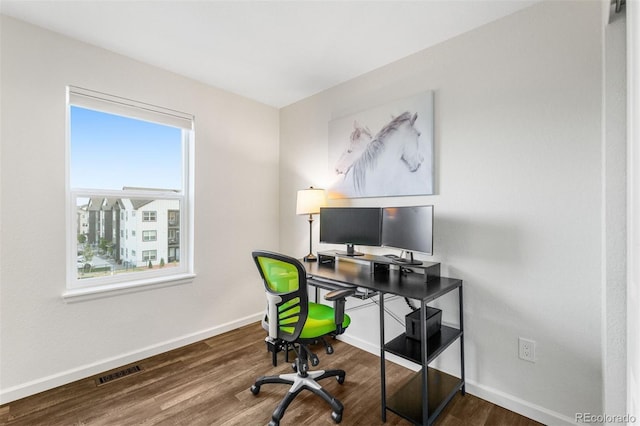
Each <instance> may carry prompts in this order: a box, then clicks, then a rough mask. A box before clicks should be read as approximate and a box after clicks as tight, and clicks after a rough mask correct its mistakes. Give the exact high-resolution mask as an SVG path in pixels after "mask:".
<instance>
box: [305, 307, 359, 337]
mask: <svg viewBox="0 0 640 426" xmlns="http://www.w3.org/2000/svg"><path fill="white" fill-rule="evenodd" d="M349 324H351V318H349V315H347V314H345V315H344V321H343V322H342V327H343V328H347V327H348V326H349ZM335 329H336V323H335V321H334V311H333V308H332V307H331V306H327V305H323V304H320V303H313V302H309V316H308V317H307V321H305V323H304V327H303V328H302V333H300V337H301V338H302V339H315V338H316V337H320V336H324V335H325V334H329V333H331V332H332V331H335Z"/></svg>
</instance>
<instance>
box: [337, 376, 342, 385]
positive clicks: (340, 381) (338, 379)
mask: <svg viewBox="0 0 640 426" xmlns="http://www.w3.org/2000/svg"><path fill="white" fill-rule="evenodd" d="M336 380H337V381H338V383H340V384H343V383H344V375H340V376H336Z"/></svg>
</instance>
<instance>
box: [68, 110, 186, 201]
mask: <svg viewBox="0 0 640 426" xmlns="http://www.w3.org/2000/svg"><path fill="white" fill-rule="evenodd" d="M70 131H71V173H70V179H71V188H95V189H115V190H121V189H122V188H123V187H124V186H133V187H143V188H163V189H181V187H182V180H181V177H182V130H181V129H178V128H176V127H169V126H165V125H162V124H157V123H151V122H148V121H142V120H137V119H132V118H127V117H122V116H119V115H113V114H107V113H104V112H100V111H94V110H90V109H85V108H80V107H77V106H71V130H70Z"/></svg>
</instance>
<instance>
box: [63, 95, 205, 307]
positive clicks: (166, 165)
mask: <svg viewBox="0 0 640 426" xmlns="http://www.w3.org/2000/svg"><path fill="white" fill-rule="evenodd" d="M67 104H68V122H67V128H68V132H67V134H68V137H67V139H68V141H67V143H68V158H67V165H68V176H69V180H68V182H67V183H68V188H69V189H68V194H69V205H70V209H69V211H70V213H69V218H68V229H69V231H68V233H67V235H68V244H67V246H68V253H69V256H68V257H69V262H68V267H67V269H68V274H67V275H68V284H67V291H66V293H65V297H69V298H74V297H76V296H77V295H78V294H80V293H82V294H88V293H92V294H98V293H101V292H113V291H116V292H118V291H119V289H122V288H130V287H136V286H144V287H149V286H153V285H155V284H159V285H166V284H167V283H169V284H172V283H181V282H185V281H188V280H190V279H191V278H192V277H193V265H192V253H191V251H192V249H191V247H192V246H193V244H192V241H191V235H192V228H191V227H192V211H191V208H190V206H191V205H192V203H193V199H192V197H193V194H192V190H191V188H192V183H191V179H192V178H191V177H192V175H193V164H191V161H192V160H191V159H192V157H193V145H194V131H193V117H192V116H190V115H189V114H185V113H181V112H177V111H174V110H169V109H166V108H162V107H158V106H154V105H150V104H146V103H142V102H138V101H133V100H130V99H126V98H121V97H117V96H113V95H107V94H104V93H99V92H95V91H92V90H87V89H82V88H78V87H72V86H69V87H68V91H67ZM138 213H140V214H138ZM181 231H182V232H181ZM136 235H140V236H141V237H138V238H140V239H138V238H136ZM130 236H131V238H129V237H130Z"/></svg>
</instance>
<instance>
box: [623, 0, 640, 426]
mask: <svg viewBox="0 0 640 426" xmlns="http://www.w3.org/2000/svg"><path fill="white" fill-rule="evenodd" d="M626 7H627V15H628V17H627V20H628V22H629V26H628V30H627V49H628V50H627V52H628V53H627V84H628V86H627V87H628V89H627V90H628V94H629V95H628V100H627V101H628V102H627V119H628V133H627V138H628V139H627V143H628V145H627V146H628V150H629V152H628V163H627V164H628V166H629V173H628V180H627V182H628V188H627V189H628V193H627V203H628V204H627V208H628V209H627V220H628V222H627V225H628V235H629V237H628V241H627V260H628V265H627V280H628V284H627V337H628V343H627V344H628V346H627V375H628V376H627V380H628V381H627V409H628V410H629V413H630V414H631V415H634V416H636V418H640V309H638V306H640V77H639V76H640V29H639V27H640V4H638V2H634V1H632V2H628V4H627V5H626Z"/></svg>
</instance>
